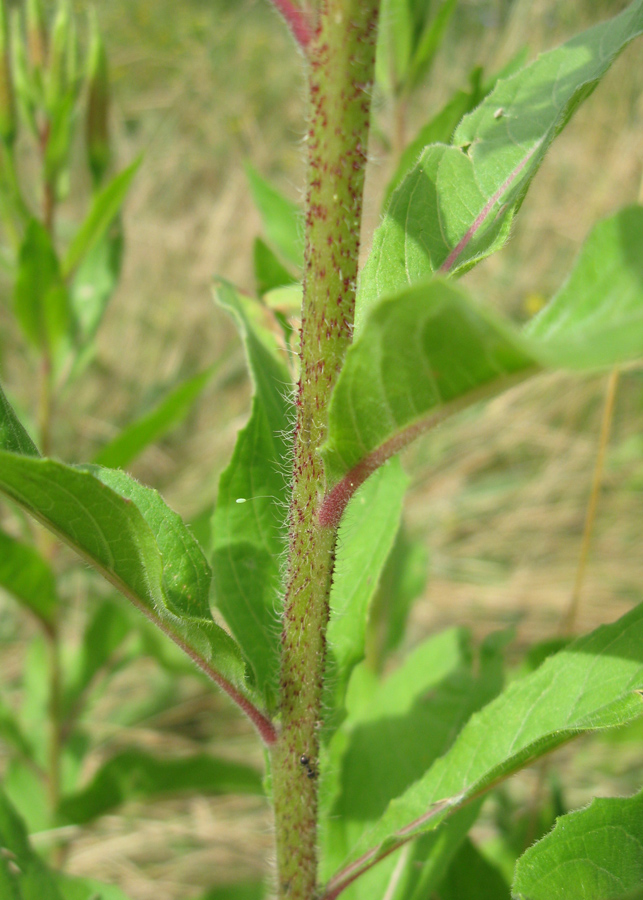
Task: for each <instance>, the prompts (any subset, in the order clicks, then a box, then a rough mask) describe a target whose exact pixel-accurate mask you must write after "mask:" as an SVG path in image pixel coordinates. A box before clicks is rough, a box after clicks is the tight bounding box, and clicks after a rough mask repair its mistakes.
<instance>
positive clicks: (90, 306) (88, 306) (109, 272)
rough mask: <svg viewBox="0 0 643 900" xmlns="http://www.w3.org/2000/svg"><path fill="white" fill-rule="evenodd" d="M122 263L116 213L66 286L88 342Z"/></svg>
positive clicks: (96, 328)
mask: <svg viewBox="0 0 643 900" xmlns="http://www.w3.org/2000/svg"><path fill="white" fill-rule="evenodd" d="M122 262H123V228H122V225H121V222H120V219H119V218H118V216H117V217H116V218H115V219H114V221H113V222H112V225H111V226H110V227H108V228H107V230H106V231H105V233H104V234H103V236H102V237H101V238H100V240H98V241H97V242H96V243H95V244H94V245H93V247H92V248H91V249H90V250H89V251H88V252H87V253H86V254H85V256H84V257H83V259H82V261H81V263H80V264H79V265H78V267H77V269H76V272H75V274H74V277H73V280H72V282H71V285H70V289H69V296H70V301H71V305H72V307H73V310H74V314H75V317H76V321H77V323H78V328H79V331H80V335H81V337H82V340H83V341H84V342H87V341H90V340H91V339H92V338H93V336H94V335H95V334H96V331H97V330H98V326H99V325H100V323H101V321H102V318H103V314H104V312H105V310H106V309H107V305H108V303H109V301H110V299H111V297H112V294H113V293H114V290H115V288H116V285H117V284H118V279H119V277H120V273H121V266H122Z"/></svg>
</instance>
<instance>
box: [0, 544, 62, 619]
mask: <svg viewBox="0 0 643 900" xmlns="http://www.w3.org/2000/svg"><path fill="white" fill-rule="evenodd" d="M0 587H3V588H4V589H5V590H6V591H8V592H9V593H10V594H11V595H12V596H13V597H15V599H16V600H18V602H19V603H21V604H22V605H23V606H25V607H26V608H27V609H28V610H30V612H32V613H33V614H34V615H35V616H37V617H38V618H39V619H40V620H41V621H42V622H44V623H45V625H52V623H53V621H54V619H55V617H56V610H57V608H58V595H57V593H56V579H55V576H54V573H53V572H52V570H51V566H50V565H49V564H48V563H47V562H45V560H44V559H43V558H42V556H41V555H40V554H39V553H38V551H37V550H36V549H35V548H34V547H30V546H29V545H28V544H24V543H23V542H22V541H18V540H16V539H15V538H13V537H11V536H10V535H8V534H6V533H5V532H4V531H1V530H0Z"/></svg>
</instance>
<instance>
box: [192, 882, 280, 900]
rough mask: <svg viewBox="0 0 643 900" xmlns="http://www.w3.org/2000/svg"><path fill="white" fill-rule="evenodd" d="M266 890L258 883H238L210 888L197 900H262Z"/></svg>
mask: <svg viewBox="0 0 643 900" xmlns="http://www.w3.org/2000/svg"><path fill="white" fill-rule="evenodd" d="M265 896H266V888H265V886H264V885H263V884H262V882H260V881H239V882H237V883H235V884H222V885H218V886H217V887H214V888H210V890H209V891H206V892H205V894H202V895H201V897H200V898H199V900H263V898H264V897H265Z"/></svg>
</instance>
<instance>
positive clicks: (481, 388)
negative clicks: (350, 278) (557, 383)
mask: <svg viewBox="0 0 643 900" xmlns="http://www.w3.org/2000/svg"><path fill="white" fill-rule="evenodd" d="M642 250H643V208H642V207H638V206H637V207H629V208H626V209H624V210H621V211H620V212H618V213H616V215H614V216H612V217H611V218H609V219H606V220H605V221H603V222H599V223H598V224H597V225H596V226H595V227H594V229H593V230H592V232H591V233H590V236H589V238H588V239H587V241H586V243H585V244H584V245H583V248H582V250H581V253H580V255H579V257H578V259H577V261H576V263H575V265H574V269H573V271H572V273H571V275H570V277H569V279H568V281H567V282H566V283H565V285H564V286H563V287H562V289H561V290H560V291H559V293H558V294H557V295H556V296H555V297H554V298H553V300H552V301H551V303H550V304H549V305H548V306H547V307H545V309H544V310H543V312H542V313H541V314H540V315H539V316H537V317H536V318H535V319H534V321H533V322H532V323H530V325H529V326H528V327H527V328H526V329H525V330H524V331H523V332H522V333H519V332H518V331H517V330H516V329H514V328H513V327H512V326H511V325H510V324H509V323H508V322H503V321H502V320H501V319H499V318H497V317H495V316H492V315H491V313H489V312H487V311H485V310H483V309H481V308H480V307H476V306H474V305H473V304H472V303H471V302H470V301H468V300H467V299H466V297H465V296H464V294H462V293H460V292H459V290H457V289H456V288H455V287H453V286H451V285H448V284H445V283H441V282H440V281H438V280H436V279H434V280H432V281H431V282H428V283H425V284H423V285H422V284H418V285H415V286H414V287H412V288H408V289H406V290H405V291H403V292H402V293H400V294H398V295H397V296H394V297H391V298H385V299H382V300H380V301H379V302H378V303H377V304H376V305H375V306H374V307H373V309H372V311H371V314H370V315H369V316H368V318H367V319H366V320H364V321H363V323H362V328H361V329H360V332H359V334H358V337H357V339H356V341H355V342H354V343H353V345H352V346H351V347H350V348H349V351H348V353H347V355H346V362H345V365H344V368H343V369H342V372H341V375H340V377H339V379H338V382H337V385H336V387H335V391H334V393H333V397H332V400H331V405H330V411H329V433H328V440H327V443H326V445H325V447H324V449H323V453H324V459H325V463H326V466H327V473H328V475H329V478H330V480H331V483H332V482H335V481H338V480H339V479H340V478H341V477H342V476H343V475H345V474H346V473H347V472H349V471H351V470H352V469H354V467H356V466H357V465H358V464H363V465H364V466H365V468H366V469H368V467H369V466H370V465H371V464H372V465H376V464H377V463H379V462H381V461H382V460H383V459H384V458H386V457H387V455H391V452H397V450H399V449H401V447H403V446H406V444H407V443H408V442H409V441H410V440H411V439H412V438H413V437H414V436H415V435H416V434H418V433H420V432H421V431H422V430H425V429H426V428H428V427H430V426H431V425H432V424H433V423H435V422H437V421H438V420H441V419H443V418H445V417H446V416H448V415H449V414H450V413H452V412H453V411H455V410H457V409H461V408H462V407H463V406H464V405H469V404H470V403H472V402H475V401H476V400H478V399H480V398H481V396H490V395H493V394H496V393H499V392H500V391H502V390H504V389H505V388H506V387H507V386H509V385H511V384H512V383H514V381H515V380H516V379H522V378H525V377H527V376H528V375H529V374H531V373H533V372H535V371H538V370H539V369H541V368H543V367H545V368H566V369H580V370H593V369H599V368H601V367H609V366H615V365H620V364H623V363H627V362H632V361H634V360H637V359H640V358H641V357H643V262H642V260H643V252H642ZM410 336H412V340H411V339H410ZM365 384H368V385H369V386H370V389H369V391H368V392H365V391H364V390H363V385H365ZM369 460H370V462H369ZM364 461H366V462H364ZM367 474H368V471H365V473H364V476H366V475H367Z"/></svg>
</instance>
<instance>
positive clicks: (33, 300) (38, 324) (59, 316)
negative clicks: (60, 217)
mask: <svg viewBox="0 0 643 900" xmlns="http://www.w3.org/2000/svg"><path fill="white" fill-rule="evenodd" d="M13 302H14V310H15V313H16V318H17V319H18V322H19V323H20V326H21V328H22V330H23V332H24V334H25V336H26V337H27V338H28V339H29V340H30V341H31V343H32V344H33V345H34V346H35V347H36V348H37V349H38V350H40V351H43V350H47V351H48V352H49V353H52V354H53V353H56V352H57V351H58V350H59V349H60V347H61V345H62V342H63V341H64V340H65V339H68V338H69V337H70V335H71V331H72V324H73V320H72V316H71V308H70V305H69V298H68V295H67V289H66V288H65V284H64V282H63V277H62V273H61V271H60V265H59V263H58V257H57V256H56V251H55V249H54V246H53V244H52V241H51V237H50V235H49V232H48V231H47V229H46V228H45V227H44V226H43V225H41V224H40V222H38V221H37V220H36V219H31V220H30V221H29V224H28V225H27V230H26V232H25V236H24V239H23V242H22V246H21V248H20V257H19V261H18V274H17V277H16V284H15V288H14V294H13Z"/></svg>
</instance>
